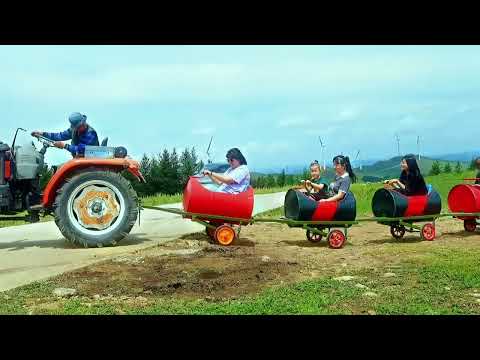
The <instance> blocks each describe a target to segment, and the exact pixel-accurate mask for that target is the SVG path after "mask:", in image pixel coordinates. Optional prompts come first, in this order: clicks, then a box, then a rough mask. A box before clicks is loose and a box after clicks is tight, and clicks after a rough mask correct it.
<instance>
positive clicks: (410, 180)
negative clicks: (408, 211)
mask: <svg viewBox="0 0 480 360" xmlns="http://www.w3.org/2000/svg"><path fill="white" fill-rule="evenodd" d="M400 167H401V169H402V173H401V174H400V179H392V180H387V181H385V183H386V184H389V185H393V186H396V187H398V191H400V192H401V193H402V194H405V195H426V194H427V193H428V190H427V185H426V184H425V180H424V179H423V176H422V174H421V173H420V169H419V167H418V164H417V160H416V159H415V155H406V156H404V157H403V159H402V162H401V163H400Z"/></svg>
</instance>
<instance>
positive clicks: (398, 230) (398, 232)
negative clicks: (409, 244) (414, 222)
mask: <svg viewBox="0 0 480 360" xmlns="http://www.w3.org/2000/svg"><path fill="white" fill-rule="evenodd" d="M390 234H392V236H393V237H394V238H395V239H401V238H403V236H404V235H405V226H403V225H391V226H390Z"/></svg>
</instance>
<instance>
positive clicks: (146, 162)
mask: <svg viewBox="0 0 480 360" xmlns="http://www.w3.org/2000/svg"><path fill="white" fill-rule="evenodd" d="M203 167H204V164H203V162H202V161H201V160H199V158H198V156H197V153H196V151H195V147H192V148H191V149H189V148H186V149H185V150H183V151H182V153H181V154H180V155H178V153H177V150H176V149H175V148H173V149H172V151H168V150H167V149H164V150H163V151H162V152H161V153H159V154H156V155H151V156H149V155H147V154H144V155H143V157H142V159H141V160H140V171H141V173H142V175H143V176H144V177H145V180H146V183H140V182H138V181H131V182H132V186H133V188H134V189H135V191H136V192H137V194H138V195H139V196H149V195H156V194H167V195H174V194H178V193H181V192H182V191H183V188H184V187H185V185H186V184H187V181H188V178H189V177H190V176H192V175H195V174H198V173H199V172H200V171H201V170H202V169H203ZM125 176H126V177H127V179H129V180H133V176H132V175H131V174H129V173H127V174H125Z"/></svg>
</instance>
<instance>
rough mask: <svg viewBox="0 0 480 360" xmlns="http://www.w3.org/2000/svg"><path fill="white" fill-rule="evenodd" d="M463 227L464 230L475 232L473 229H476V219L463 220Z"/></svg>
mask: <svg viewBox="0 0 480 360" xmlns="http://www.w3.org/2000/svg"><path fill="white" fill-rule="evenodd" d="M463 227H464V229H465V231H468V232H475V230H477V220H476V219H470V220H464V221H463Z"/></svg>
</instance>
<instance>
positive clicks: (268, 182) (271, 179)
mask: <svg viewBox="0 0 480 360" xmlns="http://www.w3.org/2000/svg"><path fill="white" fill-rule="evenodd" d="M276 183H277V182H276V180H275V176H274V175H272V174H268V175H267V179H266V184H265V187H267V188H273V187H275V185H276Z"/></svg>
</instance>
